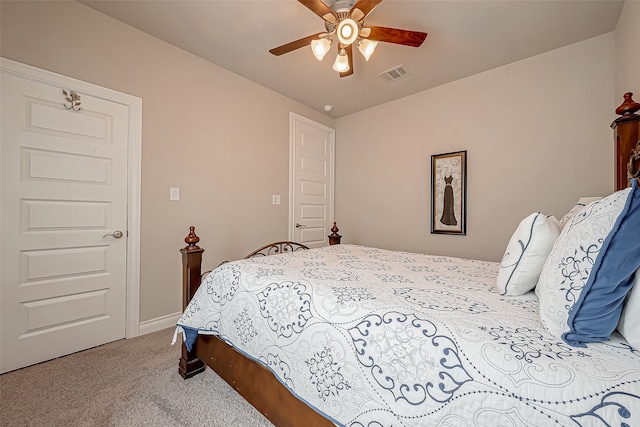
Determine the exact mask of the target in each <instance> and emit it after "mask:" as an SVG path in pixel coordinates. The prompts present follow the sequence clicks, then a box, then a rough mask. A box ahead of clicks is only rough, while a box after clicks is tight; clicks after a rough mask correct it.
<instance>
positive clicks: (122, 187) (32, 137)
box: [0, 73, 129, 372]
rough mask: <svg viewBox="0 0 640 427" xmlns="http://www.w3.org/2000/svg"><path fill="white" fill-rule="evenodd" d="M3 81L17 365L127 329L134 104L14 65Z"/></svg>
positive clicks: (12, 352) (7, 361) (5, 353)
mask: <svg viewBox="0 0 640 427" xmlns="http://www.w3.org/2000/svg"><path fill="white" fill-rule="evenodd" d="M1 88H2V96H1V98H2V134H1V135H2V146H1V150H0V166H1V168H2V171H1V181H0V183H1V198H2V203H1V219H2V223H1V232H2V234H1V244H0V251H1V252H0V253H1V257H2V261H1V270H0V279H1V281H0V296H1V299H0V305H1V308H2V314H1V321H0V328H1V329H0V332H1V335H2V336H1V349H0V371H1V372H7V371H10V370H13V369H17V368H20V367H23V366H28V365H31V364H34V363H38V362H41V361H44V360H49V359H52V358H55V357H58V356H61V355H65V354H69V353H72V352H74V351H78V350H82V349H85V348H89V347H92V346H95V345H99V344H103V343H106V342H110V341H114V340H117V339H120V338H124V337H125V318H126V303H127V294H126V292H127V240H128V239H127V231H128V230H127V228H128V227H127V224H128V217H127V213H128V209H127V201H128V183H127V176H128V173H127V171H128V164H127V161H128V141H129V112H128V108H127V106H126V105H123V104H120V103H117V102H113V101H110V100H106V99H102V98H98V97H94V96H90V95H87V94H80V99H79V102H80V104H79V105H77V103H76V105H74V104H73V103H70V102H67V101H66V100H65V96H64V94H63V92H62V89H61V88H60V87H56V86H53V85H50V84H46V83H42V82H38V81H34V80H30V79H25V78H21V77H17V76H14V75H10V74H6V73H3V74H2V81H1ZM69 90H71V89H69ZM69 90H67V92H69Z"/></svg>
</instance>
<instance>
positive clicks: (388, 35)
mask: <svg viewBox="0 0 640 427" xmlns="http://www.w3.org/2000/svg"><path fill="white" fill-rule="evenodd" d="M368 28H370V29H371V33H370V34H369V37H368V38H369V39H370V40H376V41H379V42H386V43H395V44H402V45H405V46H412V47H419V46H420V45H421V44H422V42H424V40H425V39H426V38H427V33H422V32H420V31H409V30H399V29H397V28H387V27H375V26H372V27H368Z"/></svg>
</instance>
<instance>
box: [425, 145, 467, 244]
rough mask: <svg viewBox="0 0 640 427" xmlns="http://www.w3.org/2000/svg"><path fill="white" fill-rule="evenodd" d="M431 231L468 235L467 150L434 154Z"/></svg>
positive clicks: (433, 232)
mask: <svg viewBox="0 0 640 427" xmlns="http://www.w3.org/2000/svg"><path fill="white" fill-rule="evenodd" d="M431 233H432V234H458V235H463V236H464V235H466V234H467V151H466V150H464V151H454V152H451V153H443V154H434V155H432V156H431Z"/></svg>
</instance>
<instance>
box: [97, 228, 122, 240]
mask: <svg viewBox="0 0 640 427" xmlns="http://www.w3.org/2000/svg"><path fill="white" fill-rule="evenodd" d="M107 236H111V237H115V238H116V239H119V238H121V237H122V236H124V233H122V231H120V230H116V231H114V232H113V233H107V234H105V235H104V236H102V238H103V239H104V238H105V237H107Z"/></svg>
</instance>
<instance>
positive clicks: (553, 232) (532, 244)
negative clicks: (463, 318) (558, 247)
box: [496, 212, 562, 296]
mask: <svg viewBox="0 0 640 427" xmlns="http://www.w3.org/2000/svg"><path fill="white" fill-rule="evenodd" d="M561 229H562V227H561V226H560V223H559V222H558V220H557V219H556V218H555V217H554V216H545V215H542V214H541V213H540V212H536V213H532V214H531V215H529V216H528V217H526V218H525V219H523V220H522V221H520V224H519V225H518V228H516V231H515V232H514V233H513V235H512V236H511V240H509V244H508V245H507V249H506V250H505V252H504V256H503V257H502V262H501V263H500V270H499V271H498V278H497V280H496V286H497V288H498V291H499V292H500V295H511V296H516V295H523V294H525V293H527V292H529V291H530V290H531V289H533V288H534V287H535V286H536V283H537V282H538V277H539V276H540V272H541V271H542V266H543V265H544V262H545V261H546V259H547V257H548V256H549V253H550V252H551V249H552V248H553V243H554V242H555V241H556V239H557V238H558V235H559V234H560V231H561Z"/></svg>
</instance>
